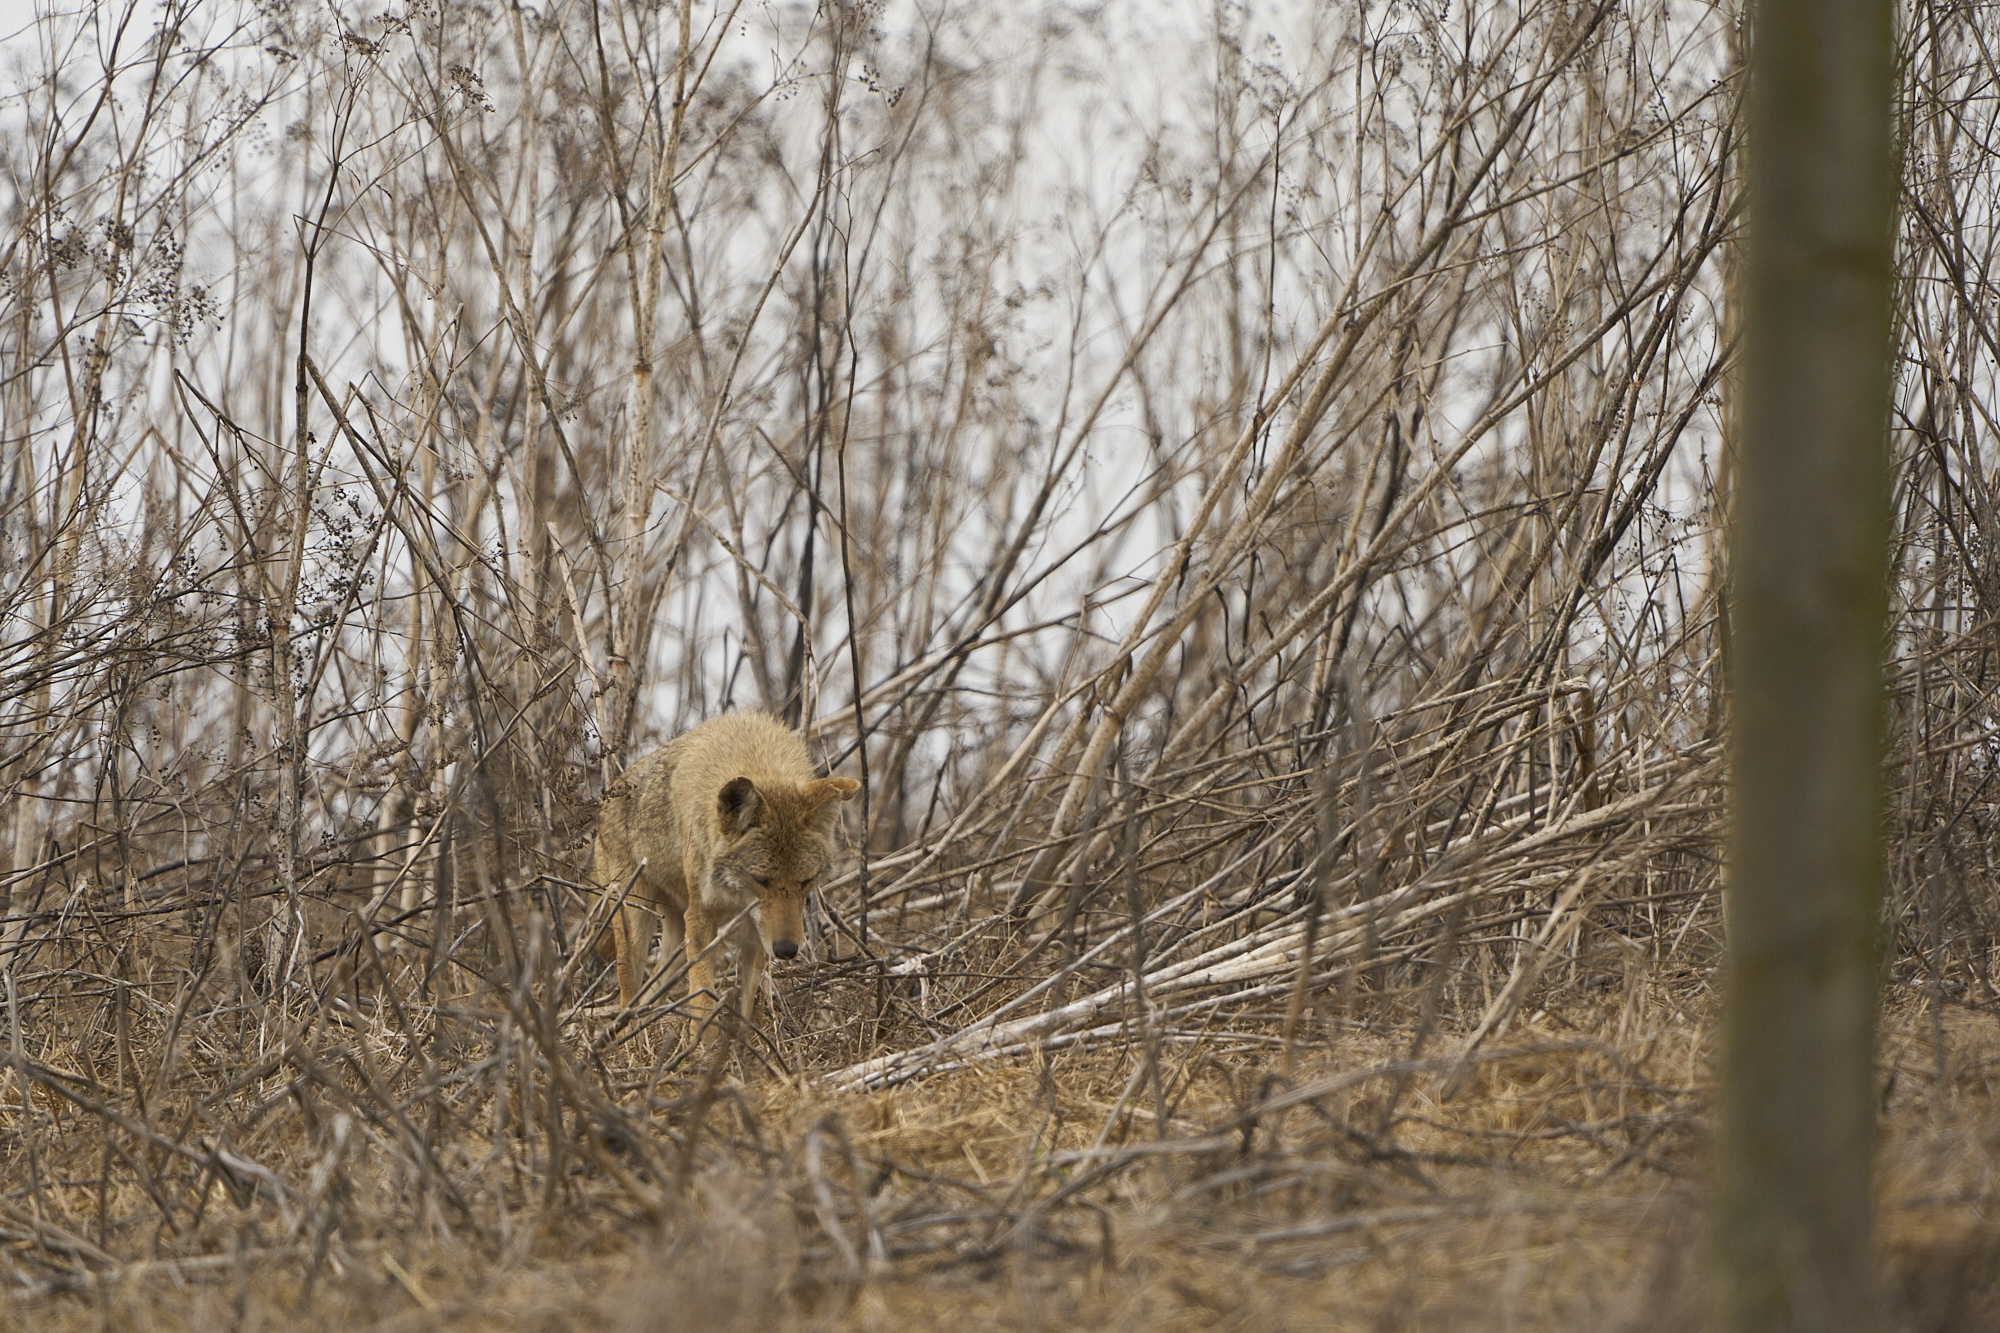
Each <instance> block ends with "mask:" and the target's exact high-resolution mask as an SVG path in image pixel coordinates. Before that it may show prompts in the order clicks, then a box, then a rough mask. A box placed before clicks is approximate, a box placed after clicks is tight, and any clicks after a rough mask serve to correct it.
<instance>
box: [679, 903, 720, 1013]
mask: <svg viewBox="0 0 2000 1333" xmlns="http://www.w3.org/2000/svg"><path fill="white" fill-rule="evenodd" d="M714 942H715V918H713V917H711V916H710V915H709V914H708V909H707V908H706V907H705V906H703V905H702V901H701V895H699V894H694V893H691V894H689V895H688V906H687V941H686V944H687V958H688V1017H690V1018H691V1019H693V1020H694V1027H695V1031H697V1032H699V1031H701V1025H702V1024H703V1023H705V1022H707V1021H708V1016H709V1014H710V1013H712V1012H713V1011H714V1009H715V997H716V995H717V991H716V989H715V951H714V950H713V949H710V948H709V947H708V946H709V945H711V944H713V943H714Z"/></svg>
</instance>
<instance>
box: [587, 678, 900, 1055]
mask: <svg viewBox="0 0 2000 1333" xmlns="http://www.w3.org/2000/svg"><path fill="white" fill-rule="evenodd" d="M860 790H861V784H860V783H858V782H856V781H855V780H854V779H853V778H815V777H814V776H813V773H812V758H811V756H810V755H808V754H807V753H806V747H805V743H804V742H803V741H801V740H800V739H799V738H798V736H797V735H796V734H794V733H793V732H792V731H791V730H790V729H789V728H787V727H785V726H783V725H781V724H780V723H778V722H776V721H774V720H773V719H771V718H769V717H766V716H765V715H764V714H762V713H728V714H725V715H724V716H722V717H718V718H713V719H711V720H710V721H707V722H704V723H702V724H701V725H700V726H698V727H696V728H695V729H694V730H692V731H689V732H686V733H685V734H683V735H681V736H679V737H676V738H675V739H674V740H672V741H670V742H668V743H667V745H665V746H664V747H663V748H661V749H659V750H656V751H654V752H653V753H652V754H650V755H647V756H646V757H645V758H644V759H641V760H639V761H638V762H637V763H635V764H633V765H632V766H631V767H630V768H628V769H626V770H625V773H624V775H623V776H622V777H620V778H619V779H618V780H617V781H616V782H614V783H612V784H611V787H610V789H609V790H607V791H606V792H605V793H604V803H603V805H602V806H601V807H600V808H599V809H598V813H597V860H596V867H595V875H596V879H597V883H598V886H599V888H600V890H601V891H602V892H604V893H611V894H616V893H618V892H619V891H620V890H622V889H623V888H624V887H625V884H626V882H627V881H631V882H632V890H631V894H630V895H629V896H628V897H627V898H626V900H625V907H624V909H623V910H622V911H620V912H619V914H618V919H617V922H616V924H615V926H614V929H613V930H612V932H610V934H608V935H607V936H605V937H604V939H603V940H601V941H600V943H599V945H598V949H599V951H600V952H601V953H603V954H605V955H606V956H607V957H608V956H610V954H611V952H612V951H613V949H615V950H616V954H617V958H618V995H619V998H620V1000H622V1001H623V1002H624V1003H625V1004H628V1005H629V1004H631V1003H632V1002H633V1000H635V999H636V998H637V997H638V995H639V991H640V988H641V986H642V985H643V983H644V982H645V980H646V956H647V953H648V951H649V950H650V949H651V948H652V944H653V931H654V929H655V927H656V925H663V926H664V928H665V932H666V939H665V942H666V948H665V949H664V950H663V951H662V963H663V965H667V964H671V962H672V959H673V956H674V954H675V952H676V951H678V950H679V949H681V948H683V947H685V949H686V950H687V957H688V962H689V966H688V988H689V990H690V991H691V992H692V996H691V999H690V1001H689V1006H688V1007H689V1010H690V1011H691V1012H692V1014H693V1015H694V1017H695V1018H696V1020H697V1021H699V1020H700V1019H702V1018H704V1017H706V1016H707V1014H708V1012H709V1010H710V1008H711V1007H712V1006H713V1004H714V997H715V995H716V994H717V991H716V987H715V959H716V953H717V952H718V951H717V950H710V948H709V945H710V944H711V943H713V942H714V940H715V932H716V931H717V930H718V929H720V928H721V927H722V926H724V925H726V924H727V923H728V922H729V921H730V919H731V918H733V917H735V916H736V915H737V914H738V913H740V912H742V911H743V909H744V908H746V907H749V908H751V909H752V910H751V911H750V913H749V927H748V928H747V929H739V930H738V932H737V936H736V939H735V941H734V943H735V944H736V946H737V950H738V952H739V953H740V954H741V956H742V960H743V971H742V983H743V1001H742V1004H743V1015H744V1017H746V1018H748V1017H750V1016H751V1015H752V1014H754V1013H755V1011H756V1005H757V992H758V991H759V989H761V987H762V983H763V978H764V964H765V959H766V957H767V955H770V954H775V955H777V956H778V957H779V958H792V957H796V956H797V954H798V952H799V943H800V941H801V940H802V939H803V938H804V937H805V905H806V894H807V893H808V892H809V891H810V890H811V889H812V886H813V883H814V881H815V880H817V879H818V878H819V877H820V876H821V875H822V874H823V873H824V872H825V871H826V868H827V867H828V866H829V865H830V864H832V861H833V838H832V834H833V823H834V819H835V816H836V813H837V811H838V807H839V803H840V802H842V801H845V800H849V799H851V798H853V797H854V796H855V794H856V793H858V792H859V791H860ZM656 911H657V912H658V914H659V915H658V917H657V918H656V917H655V916H654V912H656Z"/></svg>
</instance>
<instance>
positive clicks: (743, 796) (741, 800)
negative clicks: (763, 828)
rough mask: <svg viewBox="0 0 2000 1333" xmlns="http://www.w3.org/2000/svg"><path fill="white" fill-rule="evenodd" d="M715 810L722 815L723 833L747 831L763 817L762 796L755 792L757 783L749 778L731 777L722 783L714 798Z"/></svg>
mask: <svg viewBox="0 0 2000 1333" xmlns="http://www.w3.org/2000/svg"><path fill="white" fill-rule="evenodd" d="M715 811H716V813H717V814H718V815H720V816H721V817H722V831H723V832H724V833H729V834H737V833H748V832H749V831H750V830H751V829H753V828H755V827H756V826H757V821H758V820H759V819H761V818H762V817H763V814H764V798H763V797H762V796H759V795H758V794H757V784H756V783H754V782H752V781H751V780H750V779H748V778H731V779H729V781H727V782H725V783H723V784H722V791H721V792H720V793H718V794H717V796H716V798H715Z"/></svg>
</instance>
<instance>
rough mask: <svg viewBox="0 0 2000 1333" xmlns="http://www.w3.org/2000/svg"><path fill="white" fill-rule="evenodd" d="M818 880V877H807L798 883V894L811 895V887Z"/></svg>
mask: <svg viewBox="0 0 2000 1333" xmlns="http://www.w3.org/2000/svg"><path fill="white" fill-rule="evenodd" d="M818 879H819V876H818V875H807V876H806V877H805V878H804V879H802V880H800V881H799V892H800V893H811V892H812V886H813V884H814V883H815V882H817V881H818Z"/></svg>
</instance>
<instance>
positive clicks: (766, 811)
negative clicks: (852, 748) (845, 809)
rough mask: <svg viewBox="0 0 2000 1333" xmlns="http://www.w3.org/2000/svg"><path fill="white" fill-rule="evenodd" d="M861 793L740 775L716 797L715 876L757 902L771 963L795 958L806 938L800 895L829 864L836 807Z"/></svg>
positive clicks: (846, 781)
mask: <svg viewBox="0 0 2000 1333" xmlns="http://www.w3.org/2000/svg"><path fill="white" fill-rule="evenodd" d="M860 791H861V784H860V783H858V782H856V781H855V780H854V779H853V778H819V779H816V780H814V781H811V782H791V781H787V780H784V779H761V780H757V781H753V780H751V779H750V778H747V777H739V778H731V779H730V780H729V781H728V782H725V783H724V784H723V785H722V790H721V792H719V793H718V794H717V795H716V798H715V807H716V814H717V816H718V818H719V820H720V823H721V828H722V847H721V849H720V851H719V852H718V854H717V855H716V858H715V870H714V874H715V877H716V879H717V880H718V881H720V882H721V884H722V886H724V887H726V888H729V889H733V890H734V891H735V893H736V894H737V895H738V897H739V898H750V897H754V898H755V899H756V904H757V907H756V911H754V912H752V913H751V916H752V917H753V918H754V919H755V920H756V922H757V934H758V937H759V938H761V939H762V940H763V941H764V948H765V950H766V951H767V952H768V953H770V954H772V955H774V956H775V957H778V958H791V957H794V956H796V955H797V953H798V951H799V941H800V940H801V939H802V938H804V936H805V906H806V894H807V893H808V892H809V891H810V890H811V889H812V887H813V882H814V881H815V880H817V879H818V878H819V876H820V875H821V873H822V872H824V871H825V870H826V868H827V866H828V864H830V863H831V862H832V860H833V838H832V834H833V821H834V816H835V814H836V813H837V812H836V809H835V807H836V805H837V803H838V802H841V801H848V800H852V799H853V798H854V797H855V796H856V795H858V794H859V793H860Z"/></svg>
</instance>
